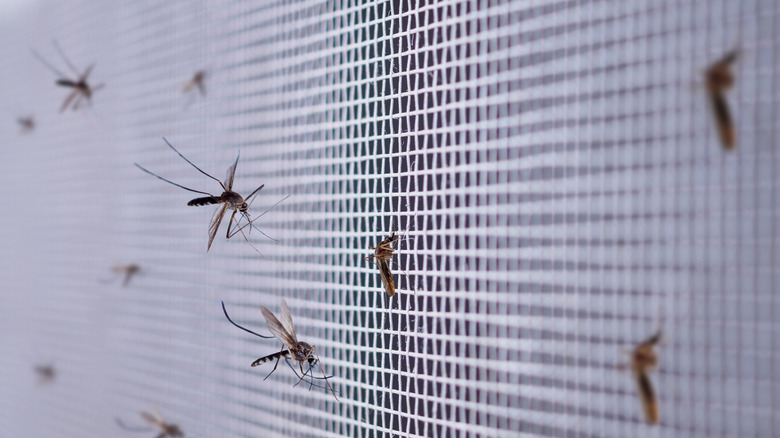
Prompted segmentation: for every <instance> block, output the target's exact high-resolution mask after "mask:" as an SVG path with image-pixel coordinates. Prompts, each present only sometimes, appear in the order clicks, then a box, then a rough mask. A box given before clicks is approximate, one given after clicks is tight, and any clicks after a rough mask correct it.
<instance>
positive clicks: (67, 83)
mask: <svg viewBox="0 0 780 438" xmlns="http://www.w3.org/2000/svg"><path fill="white" fill-rule="evenodd" d="M52 44H54V47H55V48H56V49H57V52H59V54H60V56H61V57H62V59H63V60H64V61H65V64H66V65H67V66H68V68H70V69H71V70H72V71H73V73H74V74H75V75H76V76H75V77H76V79H69V78H68V75H66V74H64V73H62V72H61V71H59V70H57V69H56V68H55V67H54V66H52V65H51V64H49V63H48V62H46V60H45V59H43V57H42V56H41V55H39V54H38V52H36V51H35V50H33V51H32V52H33V55H35V57H36V58H38V60H39V61H41V63H43V65H45V66H46V67H47V68H48V69H49V70H51V71H52V72H54V74H56V75H57V76H59V79H57V82H56V84H57V85H59V86H61V87H66V88H71V89H72V91H71V92H70V94H69V95H68V96H67V97H66V98H65V101H64V102H63V103H62V107H60V112H63V111H65V110H66V109H68V106H71V109H73V110H74V111H76V110H77V109H78V108H79V106H80V105H81V102H82V100H84V99H86V101H87V104H88V105H91V104H92V94H93V93H94V92H95V91H97V90H99V89H101V88H103V84H100V85H97V86H95V87H92V86H90V85H89V83H87V80H88V79H89V74H90V73H92V69H93V68H94V67H95V64H94V63H93V64H91V65H90V66H89V67H87V69H86V70H84V72H83V73H79V71H78V70H77V69H76V67H74V66H73V64H72V63H71V62H70V60H69V59H68V57H67V56H65V52H63V51H62V49H61V48H60V45H59V44H57V41H52ZM71 103H72V104H73V105H71Z"/></svg>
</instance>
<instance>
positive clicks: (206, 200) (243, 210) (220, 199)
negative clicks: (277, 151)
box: [133, 137, 287, 255]
mask: <svg viewBox="0 0 780 438" xmlns="http://www.w3.org/2000/svg"><path fill="white" fill-rule="evenodd" d="M163 140H164V141H165V144H167V145H168V147H170V148H171V149H173V151H174V152H176V153H177V154H178V155H179V156H180V157H181V158H182V159H184V161H186V162H187V163H189V164H190V165H191V166H192V167H194V168H195V169H197V170H198V172H200V173H202V174H204V175H206V176H207V177H209V178H211V179H213V180H214V181H216V182H217V183H219V185H220V187H221V188H222V194H221V195H219V196H214V195H212V194H211V193H208V192H202V191H200V190H193V189H190V188H188V187H184V186H183V185H180V184H176V183H175V182H173V181H170V180H167V179H165V178H163V177H161V176H159V175H157V174H156V173H153V172H151V171H149V170H146V169H145V168H144V167H143V166H141V165H140V164H138V163H133V164H135V166H136V167H138V168H139V169H141V170H143V171H144V172H146V173H148V174H149V175H152V176H154V177H156V178H159V179H161V180H163V181H165V182H167V183H168V184H172V185H174V186H176V187H179V188H182V189H184V190H187V191H190V192H194V193H200V194H203V195H208V196H206V197H203V198H195V199H193V200H191V201H190V202H188V203H187V205H189V206H196V207H200V206H203V205H214V204H218V205H220V206H219V207H217V210H216V211H215V212H214V215H213V216H212V218H211V223H210V224H209V244H208V248H207V249H206V251H209V250H210V249H211V244H212V242H214V237H216V235H217V231H219V226H220V224H221V223H222V218H223V217H224V216H225V212H227V210H228V209H230V210H232V211H233V213H232V214H231V215H230V221H229V222H228V229H227V233H226V234H225V238H226V239H230V238H231V237H233V236H235V235H236V234H238V233H241V235H242V236H243V237H244V240H246V242H247V243H249V245H250V246H251V247H252V248H254V250H255V251H257V248H255V246H254V245H252V243H250V242H249V239H247V237H246V234H244V231H243V230H244V228H246V227H247V226H249V230H250V232H251V230H252V228H255V229H257V227H255V226H254V222H253V219H251V218H250V217H249V212H248V211H249V207H250V206H251V204H252V202H253V200H254V198H255V196H257V194H258V193H259V192H260V190H262V188H263V187H264V185H261V186H260V187H258V188H256V189H255V190H254V191H253V192H252V193H250V194H249V196H247V197H246V198H243V197H242V196H241V195H239V194H238V193H236V192H234V191H233V179H234V178H235V176H236V166H238V159H239V158H240V157H241V152H239V154H238V156H237V157H236V161H235V162H234V163H233V165H232V166H230V167H229V168H228V170H227V177H226V178H225V181H224V182H222V181H220V180H218V179H216V178H214V177H213V176H211V175H209V174H208V173H206V172H204V171H203V170H201V169H200V168H199V167H198V166H196V165H195V164H193V163H192V162H191V161H190V160H188V159H187V158H186V157H185V156H184V155H182V154H181V152H179V151H177V150H176V148H175V147H173V145H172V144H170V143H169V142H168V140H167V139H166V138H165V137H163ZM284 199H287V198H284ZM284 199H282V200H281V201H279V202H277V203H276V204H275V205H274V206H273V207H275V206H276V205H278V204H279V203H280V202H282V201H284ZM273 207H271V208H273ZM269 210H270V209H268V210H266V211H265V212H264V213H263V214H261V215H259V216H258V217H257V218H255V219H254V220H257V219H259V218H260V217H262V216H263V215H264V214H265V213H267V212H268V211H269ZM236 214H239V215H240V217H239V219H238V220H236ZM242 219H246V220H247V223H246V224H244V225H243V226H242V225H241V220H242ZM234 223H235V226H234V225H233V224H234ZM257 230H258V232H260V233H261V234H262V235H264V236H266V237H268V238H269V239H271V238H270V237H269V236H268V235H267V234H265V233H263V232H262V231H260V230H259V229H257ZM271 240H273V239H271ZM257 252H258V254H259V253H260V251H257ZM260 255H262V254H260Z"/></svg>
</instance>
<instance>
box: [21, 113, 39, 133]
mask: <svg viewBox="0 0 780 438" xmlns="http://www.w3.org/2000/svg"><path fill="white" fill-rule="evenodd" d="M16 123H18V124H19V130H20V132H21V133H22V134H27V133H30V132H32V131H33V130H35V119H34V118H33V116H27V117H17V118H16Z"/></svg>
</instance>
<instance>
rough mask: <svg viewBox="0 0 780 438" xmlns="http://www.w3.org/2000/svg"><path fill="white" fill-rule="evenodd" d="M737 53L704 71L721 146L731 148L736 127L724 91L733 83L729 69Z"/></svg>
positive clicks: (734, 140) (735, 143)
mask: <svg viewBox="0 0 780 438" xmlns="http://www.w3.org/2000/svg"><path fill="white" fill-rule="evenodd" d="M738 55H739V53H738V52H737V51H736V50H734V51H732V52H730V53H728V54H726V56H724V57H723V58H721V59H720V60H719V61H717V62H715V63H714V64H712V65H711V66H710V67H709V68H708V69H707V72H706V73H705V79H706V87H707V92H708V93H709V96H710V102H711V103H712V111H713V114H714V115H715V124H716V125H717V128H718V135H719V136H720V141H721V143H723V147H724V148H726V149H727V150H733V149H734V148H736V147H737V140H736V129H735V128H734V120H733V119H732V117H731V112H730V111H729V106H728V103H727V102H726V97H725V92H726V91H727V90H729V89H730V88H731V87H732V86H733V85H734V73H733V72H732V71H731V64H733V63H734V62H735V61H736V60H737V57H738Z"/></svg>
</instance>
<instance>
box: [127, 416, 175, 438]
mask: <svg viewBox="0 0 780 438" xmlns="http://www.w3.org/2000/svg"><path fill="white" fill-rule="evenodd" d="M141 418H143V419H144V420H145V421H146V422H147V423H149V426H151V427H131V426H127V425H125V424H124V423H122V420H120V419H119V418H117V419H116V423H117V424H118V425H119V427H121V428H122V429H125V430H128V431H130V432H152V431H154V430H155V429H156V430H159V431H160V434H159V435H157V437H156V438H176V437H183V436H184V433H183V432H182V431H181V429H179V426H177V425H175V424H171V423H166V422H165V419H164V418H163V417H162V415H160V413H159V412H157V410H155V411H154V414H150V413H148V412H141Z"/></svg>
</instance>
